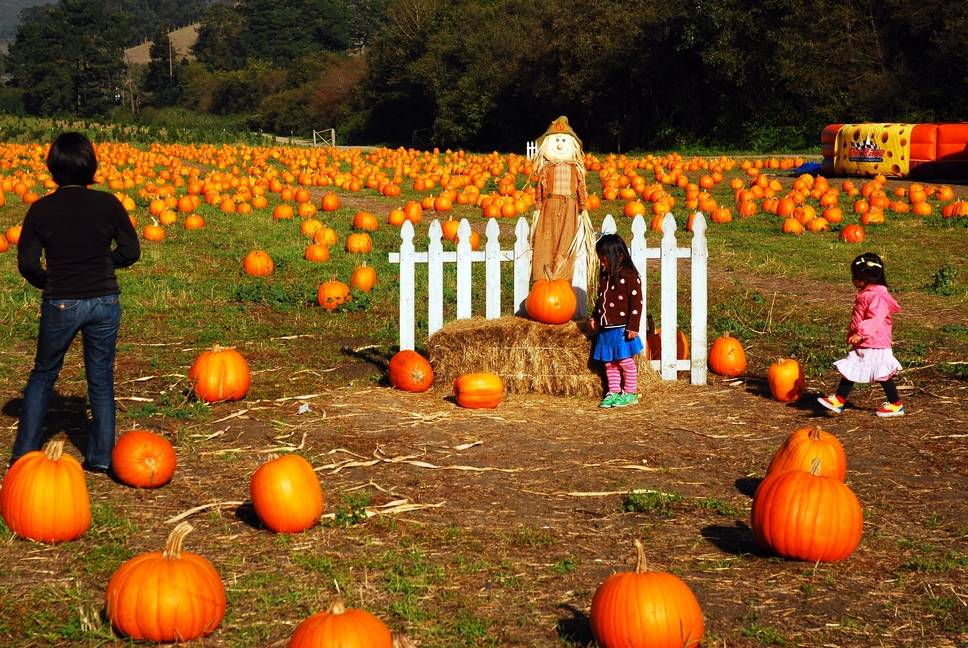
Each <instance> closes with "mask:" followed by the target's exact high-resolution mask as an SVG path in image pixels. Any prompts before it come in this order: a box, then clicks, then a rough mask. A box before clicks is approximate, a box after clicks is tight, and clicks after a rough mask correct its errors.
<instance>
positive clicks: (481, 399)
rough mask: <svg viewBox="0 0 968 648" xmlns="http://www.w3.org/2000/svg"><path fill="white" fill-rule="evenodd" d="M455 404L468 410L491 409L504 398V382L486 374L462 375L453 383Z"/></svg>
mask: <svg viewBox="0 0 968 648" xmlns="http://www.w3.org/2000/svg"><path fill="white" fill-rule="evenodd" d="M454 397H455V398H456V400H457V404H458V405H460V406H461V407H466V408H468V409H493V408H495V407H497V406H498V405H500V404H501V399H502V398H504V381H502V380H501V378H500V376H497V375H495V374H492V373H488V372H480V373H470V374H464V375H463V376H461V377H460V378H458V379H457V380H455V381H454Z"/></svg>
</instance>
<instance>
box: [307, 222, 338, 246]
mask: <svg viewBox="0 0 968 648" xmlns="http://www.w3.org/2000/svg"><path fill="white" fill-rule="evenodd" d="M336 241H337V236H336V230H334V229H333V228H332V227H320V228H319V229H317V230H316V231H315V232H314V233H313V243H322V244H323V245H325V246H326V247H332V246H333V245H335V244H336Z"/></svg>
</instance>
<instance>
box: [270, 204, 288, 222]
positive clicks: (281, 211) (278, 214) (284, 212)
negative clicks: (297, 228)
mask: <svg viewBox="0 0 968 648" xmlns="http://www.w3.org/2000/svg"><path fill="white" fill-rule="evenodd" d="M292 217H293V209H292V205H287V204H286V203H281V204H279V205H276V207H275V209H273V210H272V219H273V220H291V219H292Z"/></svg>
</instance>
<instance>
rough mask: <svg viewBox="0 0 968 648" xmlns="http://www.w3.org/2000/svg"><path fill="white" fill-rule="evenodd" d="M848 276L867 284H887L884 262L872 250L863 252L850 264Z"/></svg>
mask: <svg viewBox="0 0 968 648" xmlns="http://www.w3.org/2000/svg"><path fill="white" fill-rule="evenodd" d="M850 276H851V277H852V278H854V279H858V280H860V281H863V282H864V283H868V284H879V285H881V286H886V285H887V275H886V274H884V262H883V261H881V257H879V256H877V255H876V254H874V253H873V252H864V253H863V254H862V255H860V256H859V257H857V258H856V259H854V261H853V262H852V263H851V264H850Z"/></svg>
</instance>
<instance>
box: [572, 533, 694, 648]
mask: <svg viewBox="0 0 968 648" xmlns="http://www.w3.org/2000/svg"><path fill="white" fill-rule="evenodd" d="M635 550H636V553H637V555H638V557H637V560H636V564H635V571H633V572H620V573H617V574H612V575H611V576H609V577H608V578H607V579H605V582H603V583H602V584H601V585H600V586H599V587H598V589H597V590H596V591H595V596H594V597H593V598H592V609H591V613H590V615H589V617H590V618H589V620H590V621H591V626H592V633H593V634H594V635H595V639H597V640H598V643H599V645H601V646H602V648H633V647H634V648H689V647H694V646H698V645H699V644H700V643H702V638H703V634H704V633H705V629H706V628H705V622H704V621H703V615H702V608H700V607H699V601H698V600H696V595H695V594H693V593H692V590H691V589H689V586H688V585H686V584H685V583H684V582H683V581H682V579H680V578H679V577H678V576H675V575H674V574H669V573H666V572H655V571H648V568H647V564H646V559H645V548H644V547H643V546H642V542H641V541H640V540H638V539H636V540H635Z"/></svg>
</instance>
